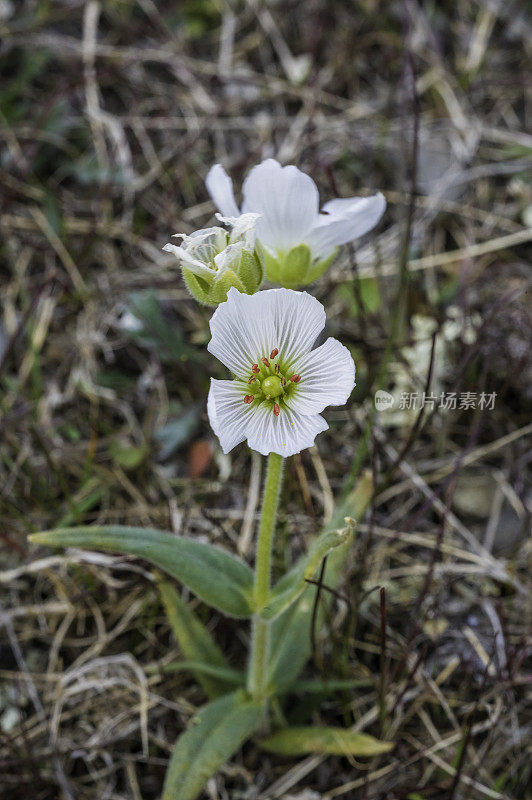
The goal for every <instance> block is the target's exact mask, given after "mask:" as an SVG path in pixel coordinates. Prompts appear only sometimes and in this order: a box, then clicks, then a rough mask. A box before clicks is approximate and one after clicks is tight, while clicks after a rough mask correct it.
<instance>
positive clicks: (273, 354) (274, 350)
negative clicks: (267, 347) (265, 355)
mask: <svg viewBox="0 0 532 800" xmlns="http://www.w3.org/2000/svg"><path fill="white" fill-rule="evenodd" d="M278 354H279V350H278V349H277V348H276V347H274V349H273V350H272V352H271V353H270V358H275V356H276V355H278Z"/></svg>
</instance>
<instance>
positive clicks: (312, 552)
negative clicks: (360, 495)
mask: <svg viewBox="0 0 532 800" xmlns="http://www.w3.org/2000/svg"><path fill="white" fill-rule="evenodd" d="M346 521H347V520H346ZM353 532H354V522H353V521H352V520H351V521H349V522H348V524H347V527H346V528H344V529H342V530H337V531H325V532H324V533H322V534H321V536H319V537H318V538H317V539H316V540H315V541H314V542H313V543H312V545H311V547H310V549H309V551H308V552H307V553H306V554H305V555H304V556H303V557H302V558H300V559H299V561H298V562H297V564H295V566H294V567H292V569H291V570H290V572H287V574H286V575H284V576H283V577H282V578H281V580H280V581H279V582H278V583H277V584H276V586H275V587H274V589H273V591H272V592H271V594H270V597H269V600H268V604H267V605H266V606H265V607H264V608H263V609H259V613H260V615H261V616H262V617H263V618H264V619H269V620H272V619H275V618H276V617H278V616H279V614H282V613H283V611H285V610H286V609H287V608H288V607H289V606H290V605H291V604H292V603H294V602H295V601H296V600H297V599H298V597H300V595H301V594H302V593H303V592H304V591H305V589H306V588H307V587H308V583H307V581H308V579H309V578H312V576H313V575H314V572H315V571H316V569H317V568H318V566H319V565H320V563H321V562H322V560H323V559H324V558H325V556H326V555H327V554H328V553H329V552H330V551H331V550H334V548H335V547H340V545H343V544H346V543H347V542H348V541H349V540H350V539H351V537H352V535H353Z"/></svg>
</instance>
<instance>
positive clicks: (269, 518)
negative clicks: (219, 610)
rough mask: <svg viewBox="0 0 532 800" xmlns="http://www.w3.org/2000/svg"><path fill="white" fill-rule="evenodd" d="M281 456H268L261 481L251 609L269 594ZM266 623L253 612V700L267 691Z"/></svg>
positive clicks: (250, 679) (250, 684)
mask: <svg viewBox="0 0 532 800" xmlns="http://www.w3.org/2000/svg"><path fill="white" fill-rule="evenodd" d="M283 463H284V462H283V457H282V456H280V455H277V453H270V455H269V456H268V470H267V473H266V482H265V484H264V498H263V501H262V513H261V518H260V527H259V536H258V540H257V557H256V561H255V584H254V587H253V600H254V605H255V608H257V609H262V608H263V607H264V606H265V605H266V603H267V602H268V597H269V594H270V577H271V564H272V543H273V535H274V532H275V520H276V517H277V505H278V502H279V491H280V488H281V481H282V477H283ZM270 625H271V623H270V622H267V621H266V620H264V619H262V618H261V617H260V615H259V614H255V616H254V617H253V622H252V632H251V655H250V660H249V673H248V690H249V692H250V694H251V695H252V696H253V697H254V698H255V699H257V700H264V699H265V698H266V695H267V690H268V685H267V684H268V653H269V644H270Z"/></svg>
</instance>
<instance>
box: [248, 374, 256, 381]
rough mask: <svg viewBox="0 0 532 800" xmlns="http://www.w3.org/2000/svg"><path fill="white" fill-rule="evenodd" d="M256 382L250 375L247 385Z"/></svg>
mask: <svg viewBox="0 0 532 800" xmlns="http://www.w3.org/2000/svg"><path fill="white" fill-rule="evenodd" d="M256 380H257V379H256V377H255V376H254V375H252V376H251V378H250V379H249V380H248V383H255V381H256Z"/></svg>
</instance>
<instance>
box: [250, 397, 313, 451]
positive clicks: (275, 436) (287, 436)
mask: <svg viewBox="0 0 532 800" xmlns="http://www.w3.org/2000/svg"><path fill="white" fill-rule="evenodd" d="M328 427H329V426H328V425H327V423H326V422H325V420H324V419H323V417H320V416H319V415H318V414H311V415H310V416H302V415H301V414H296V413H294V412H293V411H291V410H290V409H288V408H286V407H283V408H282V409H281V412H280V414H279V416H278V417H276V416H275V414H274V413H273V411H272V408H271V406H270V405H268V404H267V403H261V404H260V405H258V406H257V407H256V408H255V409H254V411H253V414H252V415H250V416H249V417H248V423H247V440H248V444H249V446H250V447H251V449H252V450H257V451H258V452H259V453H262V455H263V456H267V455H268V453H278V454H279V455H280V456H285V457H286V458H287V457H288V456H293V455H295V453H300V452H301V450H305V449H306V448H307V447H312V445H313V444H314V439H315V438H316V436H317V435H318V433H321V432H322V431H326V430H327V428H328Z"/></svg>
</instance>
